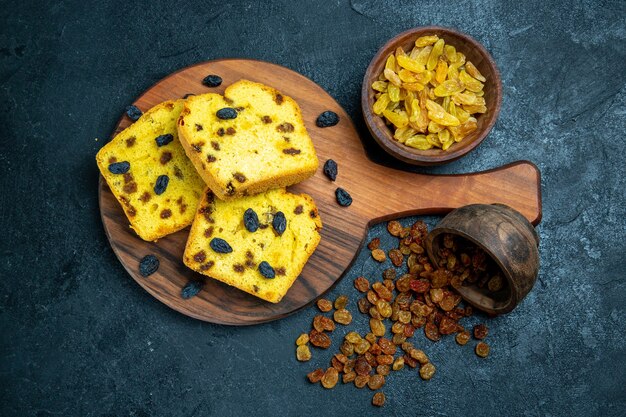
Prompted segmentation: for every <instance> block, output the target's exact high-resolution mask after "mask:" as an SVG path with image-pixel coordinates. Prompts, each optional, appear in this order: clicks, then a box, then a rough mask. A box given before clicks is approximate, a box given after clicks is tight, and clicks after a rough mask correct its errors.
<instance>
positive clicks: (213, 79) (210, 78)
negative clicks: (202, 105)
mask: <svg viewBox="0 0 626 417" xmlns="http://www.w3.org/2000/svg"><path fill="white" fill-rule="evenodd" d="M202 84H204V85H206V86H207V87H219V86H220V85H222V77H220V76H219V75H215V74H210V75H207V76H206V77H204V79H203V80H202Z"/></svg>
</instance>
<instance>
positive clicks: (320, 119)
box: [315, 110, 339, 127]
mask: <svg viewBox="0 0 626 417" xmlns="http://www.w3.org/2000/svg"><path fill="white" fill-rule="evenodd" d="M337 123H339V116H338V115H337V113H335V112H334V111H330V110H326V111H325V112H324V113H322V114H320V115H319V116H317V120H316V121H315V125H316V126H317V127H331V126H335V125H336V124H337Z"/></svg>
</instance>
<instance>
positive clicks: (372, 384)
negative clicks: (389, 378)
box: [367, 374, 385, 391]
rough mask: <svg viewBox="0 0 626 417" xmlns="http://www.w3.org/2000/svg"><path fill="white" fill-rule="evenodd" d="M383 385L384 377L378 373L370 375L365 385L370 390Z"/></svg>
mask: <svg viewBox="0 0 626 417" xmlns="http://www.w3.org/2000/svg"><path fill="white" fill-rule="evenodd" d="M383 385H385V377H384V376H382V375H380V374H374V375H372V376H370V380H369V381H367V386H368V387H369V389H371V390H372V391H375V390H377V389H380V388H382V386H383Z"/></svg>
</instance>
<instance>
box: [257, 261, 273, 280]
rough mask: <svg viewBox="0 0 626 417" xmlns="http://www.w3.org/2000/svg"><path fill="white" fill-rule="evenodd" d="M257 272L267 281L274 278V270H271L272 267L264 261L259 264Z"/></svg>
mask: <svg viewBox="0 0 626 417" xmlns="http://www.w3.org/2000/svg"><path fill="white" fill-rule="evenodd" d="M259 272H260V273H261V275H263V276H264V277H265V278H268V279H272V278H274V277H276V272H275V271H274V268H272V266H271V265H270V264H269V263H267V262H266V261H262V262H261V263H260V264H259Z"/></svg>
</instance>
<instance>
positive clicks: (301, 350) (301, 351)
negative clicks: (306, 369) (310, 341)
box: [296, 345, 311, 362]
mask: <svg viewBox="0 0 626 417" xmlns="http://www.w3.org/2000/svg"><path fill="white" fill-rule="evenodd" d="M296 359H298V360H299V361H300V362H306V361H309V360H311V350H310V349H309V346H308V345H299V346H298V347H297V348H296Z"/></svg>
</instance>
